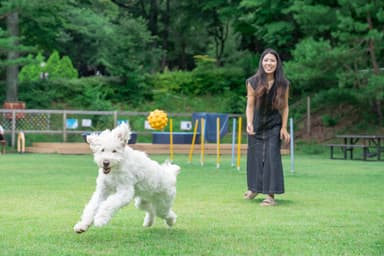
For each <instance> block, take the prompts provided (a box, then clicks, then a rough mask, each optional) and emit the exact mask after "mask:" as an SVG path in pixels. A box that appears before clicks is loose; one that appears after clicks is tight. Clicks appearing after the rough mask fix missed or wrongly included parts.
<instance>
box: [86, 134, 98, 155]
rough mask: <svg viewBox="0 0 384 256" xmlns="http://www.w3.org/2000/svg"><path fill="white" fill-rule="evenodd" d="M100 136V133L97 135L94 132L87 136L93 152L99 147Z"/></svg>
mask: <svg viewBox="0 0 384 256" xmlns="http://www.w3.org/2000/svg"><path fill="white" fill-rule="evenodd" d="M98 137H99V135H97V134H95V133H92V134H90V135H88V136H87V142H88V144H89V147H90V148H91V150H92V151H93V152H96V151H97V149H98V147H99V144H98Z"/></svg>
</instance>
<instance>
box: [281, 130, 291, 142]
mask: <svg viewBox="0 0 384 256" xmlns="http://www.w3.org/2000/svg"><path fill="white" fill-rule="evenodd" d="M280 139H281V140H282V141H284V143H285V144H288V143H289V141H290V140H291V136H290V135H289V133H288V131H287V128H281V129H280Z"/></svg>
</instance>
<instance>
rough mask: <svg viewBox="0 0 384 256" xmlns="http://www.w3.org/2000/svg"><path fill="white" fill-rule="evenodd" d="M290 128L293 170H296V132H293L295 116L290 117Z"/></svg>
mask: <svg viewBox="0 0 384 256" xmlns="http://www.w3.org/2000/svg"><path fill="white" fill-rule="evenodd" d="M289 130H290V134H291V145H290V146H291V148H290V153H291V172H292V173H293V172H295V156H294V146H293V145H294V143H295V142H294V138H295V136H294V134H293V118H290V119H289Z"/></svg>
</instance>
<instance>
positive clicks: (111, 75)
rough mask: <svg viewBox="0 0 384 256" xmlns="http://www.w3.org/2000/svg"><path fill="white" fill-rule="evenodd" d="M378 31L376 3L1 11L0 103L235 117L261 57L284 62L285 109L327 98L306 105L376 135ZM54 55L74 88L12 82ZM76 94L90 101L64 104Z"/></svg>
mask: <svg viewBox="0 0 384 256" xmlns="http://www.w3.org/2000/svg"><path fill="white" fill-rule="evenodd" d="M383 23H384V2H383V1H375V0H368V1H366V0H364V1H363V0H337V1H329V0H318V1H315V0H273V1H271V0H231V1H227V0H204V1H202V0H197V1H187V0H179V1H171V0H164V1H158V0H152V1H144V0H131V1H122V0H94V1H89V0H85V1H76V0H70V1H68V0H57V1H50V0H40V1H28V0H2V1H1V2H0V56H1V59H0V82H1V85H2V88H3V90H2V91H0V99H1V100H2V101H15V100H22V101H26V102H27V106H28V107H37V106H38V105H39V104H40V105H41V104H42V103H38V102H36V104H37V103H38V104H37V105H36V106H35V101H34V98H33V97H31V96H30V95H33V93H34V90H37V89H36V88H44V87H46V86H47V84H50V85H53V84H54V85H55V86H57V87H58V88H55V86H49V88H46V89H49V90H52V91H55V92H56V91H57V92H60V93H59V94H58V93H53V92H48V91H46V94H45V95H44V97H48V95H52V97H53V98H51V99H47V102H54V103H55V104H53V105H46V106H45V107H47V108H53V107H72V108H77V107H86V108H91V107H94V108H100V106H101V107H103V108H104V107H105V108H107V107H111V108H118V107H120V108H121V107H127V106H138V105H142V104H143V103H146V104H149V103H150V102H153V101H165V99H166V98H167V97H164V95H175V96H177V95H178V96H179V97H189V98H193V97H202V96H204V95H214V96H217V97H222V98H224V97H229V98H230V100H228V101H227V102H226V104H227V106H228V111H229V112H243V109H244V104H243V103H244V93H245V89H244V80H245V78H246V77H248V76H250V75H251V74H252V73H253V72H254V71H255V69H256V68H257V66H258V56H259V54H260V53H261V51H262V50H263V49H264V48H267V47H272V48H275V49H276V50H277V51H278V52H279V53H280V54H281V56H282V58H283V60H284V64H285V69H286V70H285V71H286V74H287V76H288V78H289V79H290V81H291V84H292V90H291V98H292V101H293V102H295V101H298V100H300V99H302V98H303V96H308V95H309V96H313V95H316V94H318V93H320V92H321V95H338V97H336V98H335V97H323V101H322V102H318V101H316V100H315V101H314V102H318V104H319V105H318V107H321V105H327V106H330V107H332V105H337V104H340V103H341V102H340V100H343V101H344V100H345V103H346V104H350V102H353V104H355V105H357V107H358V109H364V110H365V113H366V114H365V115H367V116H369V117H370V119H372V120H374V123H377V124H383V122H384V121H383V120H384V118H383V111H384V75H383V67H384V27H383V26H382V24H383ZM55 51H57V55H58V56H60V57H62V56H68V57H65V58H66V60H65V62H66V63H67V64H68V65H69V64H70V63H71V65H72V64H73V67H74V68H75V69H76V70H77V72H78V75H79V77H80V78H79V81H75V80H76V79H75V80H72V79H71V80H68V81H64V80H61V79H62V78H63V77H58V81H49V82H48V81H42V80H37V81H34V82H33V83H32V84H33V85H34V86H31V82H25V83H26V84H23V83H24V82H23V83H20V82H21V81H24V79H20V81H18V79H17V77H18V70H20V69H21V68H22V67H25V68H27V67H28V65H39V64H36V62H35V60H33V59H31V58H28V55H29V54H33V55H34V56H36V55H37V54H38V53H39V52H40V53H41V54H42V56H41V58H43V59H48V58H49V56H51V55H53V54H54V52H55ZM35 69H36V66H35ZM35 71H36V70H35ZM35 71H32V72H35ZM51 72H54V71H50V72H48V73H50V75H49V77H50V80H54V75H53V73H51ZM72 74H74V73H72ZM96 75H98V76H96ZM21 76H23V75H21ZM90 76H91V77H92V76H95V77H93V78H90V79H86V77H90ZM64 77H66V76H64ZM70 77H71V78H73V77H74V76H73V75H70ZM84 81H86V82H84ZM90 81H92V82H90ZM76 86H80V88H81V89H79V88H75V87H76ZM66 90H70V91H71V92H65V91H66ZM76 90H80V91H82V92H84V93H85V94H84V95H87V97H90V98H93V99H94V100H95V99H96V101H91V100H89V98H87V99H83V100H79V99H77V98H78V97H81V96H80V95H78V96H76V97H68V96H69V95H71V94H72V93H73V92H75V91H76ZM99 90H101V91H99ZM93 94H95V95H93ZM39 97H43V96H41V95H40V96H39ZM67 97H68V98H67ZM74 99H76V100H74ZM95 102H98V103H100V105H96V103H95ZM101 102H103V103H102V104H101ZM41 107H42V106H41ZM366 110H368V111H366ZM294 111H295V110H294ZM294 111H293V114H295V113H294Z"/></svg>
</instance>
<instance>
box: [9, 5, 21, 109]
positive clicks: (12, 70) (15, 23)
mask: <svg viewBox="0 0 384 256" xmlns="http://www.w3.org/2000/svg"><path fill="white" fill-rule="evenodd" d="M7 29H8V32H9V34H10V35H11V36H12V37H15V38H16V40H15V41H14V46H15V47H13V48H14V49H16V48H17V44H18V39H17V37H18V36H19V15H18V13H17V12H13V13H10V14H9V15H7ZM14 49H11V50H9V52H8V56H7V59H8V61H9V62H11V63H12V62H14V61H15V60H16V59H18V58H19V53H18V52H17V50H14ZM18 74H19V67H18V65H17V64H11V65H8V66H7V73H6V85H7V93H6V101H7V102H17V76H18Z"/></svg>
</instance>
